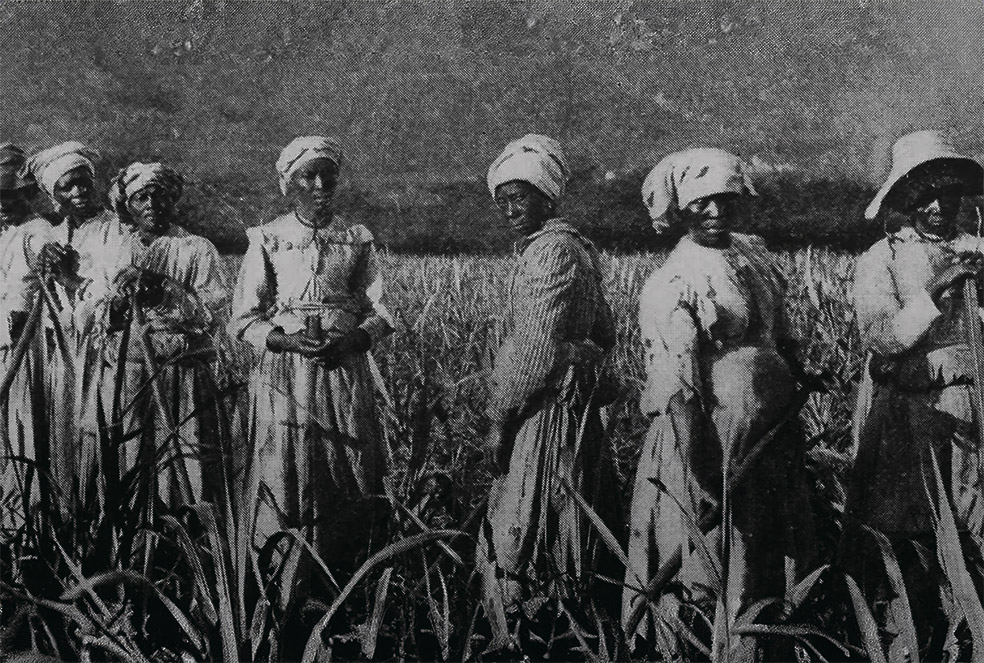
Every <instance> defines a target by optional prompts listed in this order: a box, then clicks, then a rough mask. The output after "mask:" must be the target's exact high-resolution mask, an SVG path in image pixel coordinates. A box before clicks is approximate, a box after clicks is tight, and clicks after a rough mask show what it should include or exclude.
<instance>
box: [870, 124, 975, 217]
mask: <svg viewBox="0 0 984 663" xmlns="http://www.w3.org/2000/svg"><path fill="white" fill-rule="evenodd" d="M930 164H932V165H931V166H930ZM930 169H933V170H936V169H939V171H940V172H941V173H942V174H945V175H947V176H951V177H953V178H954V179H955V180H958V181H961V182H963V185H964V186H965V187H966V189H965V191H964V194H965V195H972V196H973V195H977V194H980V193H982V191H984V167H982V166H981V164H979V163H977V162H976V161H974V160H973V159H971V158H970V157H967V156H964V155H962V154H960V153H958V152H957V151H956V150H955V149H954V147H953V144H952V143H950V141H949V139H947V138H946V137H945V136H944V135H943V134H942V133H941V132H939V131H934V130H927V131H916V132H914V133H911V134H906V135H905V136H902V137H901V138H899V139H898V140H897V141H895V145H894V146H893V147H892V172H890V173H889V174H888V179H887V180H885V183H884V184H883V185H882V187H881V189H879V190H878V194H877V195H876V196H875V198H874V200H872V201H871V204H870V205H868V209H866V210H865V212H864V215H865V217H866V218H868V219H874V218H875V217H876V216H878V212H879V211H880V210H881V206H882V205H883V204H884V205H886V206H887V207H891V208H893V209H899V205H900V203H901V199H902V196H901V195H900V194H901V193H902V192H903V191H904V190H905V189H906V188H907V187H908V186H911V185H912V184H913V182H914V181H915V180H916V179H917V178H918V177H919V176H920V175H925V174H927V171H929V170H930Z"/></svg>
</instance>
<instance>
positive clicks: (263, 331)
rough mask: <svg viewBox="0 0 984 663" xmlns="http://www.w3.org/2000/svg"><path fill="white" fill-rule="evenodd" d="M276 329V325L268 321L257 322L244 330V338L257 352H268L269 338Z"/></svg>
mask: <svg viewBox="0 0 984 663" xmlns="http://www.w3.org/2000/svg"><path fill="white" fill-rule="evenodd" d="M274 327H276V325H274V324H273V323H272V322H269V321H268V320H256V321H255V322H252V323H250V325H249V326H248V327H246V329H244V330H243V333H242V338H243V340H244V341H246V342H247V343H249V344H250V345H252V346H253V347H254V348H256V349H257V350H266V349H267V345H266V341H267V336H269V335H270V332H272V331H273V330H274Z"/></svg>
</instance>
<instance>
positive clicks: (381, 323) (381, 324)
mask: <svg viewBox="0 0 984 663" xmlns="http://www.w3.org/2000/svg"><path fill="white" fill-rule="evenodd" d="M359 328H360V329H362V330H363V331H365V332H366V333H367V334H369V338H371V339H372V344H373V346H374V347H375V345H376V343H378V342H379V341H380V340H382V339H383V338H385V337H386V336H388V335H389V334H390V332H392V331H393V327H392V326H391V325H390V323H389V322H388V321H387V320H386V319H384V318H383V317H382V316H380V315H373V316H370V317H369V318H368V319H366V320H365V321H364V322H363V323H362V324H361V325H359Z"/></svg>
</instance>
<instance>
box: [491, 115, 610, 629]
mask: <svg viewBox="0 0 984 663" xmlns="http://www.w3.org/2000/svg"><path fill="white" fill-rule="evenodd" d="M568 176H569V170H568V168H567V163H566V161H565V159H564V155H563V152H562V151H561V149H560V145H559V144H558V143H557V142H556V141H555V140H552V139H550V138H547V137H545V136H537V135H532V134H531V135H527V136H524V137H523V138H521V139H519V140H516V141H514V142H512V143H510V144H509V145H507V146H506V149H505V151H503V153H502V154H501V155H500V156H499V157H498V158H497V159H496V160H495V161H494V162H493V163H492V165H491V167H490V168H489V173H488V187H489V192H490V193H491V194H492V196H493V198H494V199H495V202H496V205H497V206H498V207H499V210H500V212H501V213H502V216H503V217H504V219H505V221H506V223H507V224H508V225H509V226H510V227H511V228H512V229H513V231H514V232H515V234H516V235H518V236H519V237H520V241H519V249H520V255H519V259H518V262H517V264H516V267H515V270H514V272H513V276H512V280H511V283H510V287H509V304H508V307H507V309H506V317H505V321H504V323H505V340H504V341H503V344H502V346H501V347H500V348H499V351H498V352H497V353H496V357H495V365H494V368H493V373H492V379H491V384H490V392H491V393H490V402H489V406H488V414H489V418H490V419H491V421H492V424H493V432H492V436H491V438H490V440H489V443H490V451H492V452H494V454H495V456H496V462H497V465H498V469H499V471H500V473H501V474H502V476H500V477H499V478H497V479H496V481H495V482H494V484H493V486H492V489H491V491H490V495H489V507H488V515H487V516H486V526H485V527H483V528H482V533H483V536H482V539H481V549H480V551H479V553H478V557H479V560H478V564H479V569H480V571H481V573H482V585H483V594H484V602H485V607H486V613H487V615H488V617H489V620H490V622H491V624H492V627H493V630H494V636H495V640H496V642H495V645H496V646H502V645H505V644H506V638H507V636H508V631H507V624H506V611H509V612H513V611H515V610H516V609H517V608H518V607H519V603H520V602H521V601H523V600H524V599H526V598H529V597H531V596H535V595H544V594H546V595H548V596H554V597H571V598H572V597H574V596H576V595H577V590H576V588H577V587H578V586H579V583H582V582H589V581H590V578H589V575H588V574H589V572H590V571H592V570H597V569H598V565H599V563H601V561H602V560H601V559H600V553H601V551H602V549H603V546H602V545H601V544H600V541H599V540H598V539H597V537H596V536H595V533H594V530H593V529H592V528H591V527H590V525H588V523H587V522H586V521H585V519H584V514H583V513H582V511H581V510H580V508H579V507H578V506H577V504H576V503H575V501H574V499H573V498H572V497H571V496H570V495H569V494H568V493H567V492H566V490H565V488H564V487H563V485H562V482H564V481H566V482H568V486H569V487H571V488H573V490H576V491H578V492H579V493H580V494H581V495H582V496H583V497H584V498H585V499H586V500H587V501H588V502H589V503H590V504H591V505H592V506H593V508H594V509H595V510H596V511H597V512H598V513H599V514H601V515H602V517H603V518H605V519H606V520H607V521H608V523H609V525H610V526H611V527H612V528H613V529H614V530H615V531H619V525H618V522H617V521H618V517H617V511H618V499H617V495H616V492H615V485H614V481H613V478H614V477H613V474H612V471H611V470H612V464H611V457H610V454H609V450H608V448H607V447H606V445H605V443H604V436H603V431H602V427H601V422H600V419H599V417H598V404H599V402H600V401H601V400H602V399H603V398H604V397H605V396H607V394H600V393H597V391H598V390H597V386H598V379H597V378H598V372H599V370H600V367H601V364H602V363H603V359H604V355H605V354H606V353H607V352H608V351H609V350H610V349H611V348H612V346H613V345H614V342H615V332H614V326H613V321H612V314H611V310H610V309H609V306H608V303H607V302H606V301H605V296H604V289H603V287H602V282H601V268H600V265H599V257H598V252H597V250H596V249H595V247H594V245H592V244H591V242H589V241H588V240H587V239H585V238H584V237H583V236H582V235H581V234H580V233H579V232H578V231H577V229H575V228H574V227H573V226H572V225H570V224H569V223H567V222H566V221H565V220H564V219H562V218H560V217H558V216H557V213H556V212H557V201H558V200H559V199H560V197H561V196H562V195H563V192H564V187H565V185H566V183H567V178H568ZM598 589H599V588H597V587H595V588H594V589H593V592H594V593H596V592H597V591H598ZM602 591H603V589H602ZM616 601H617V599H616Z"/></svg>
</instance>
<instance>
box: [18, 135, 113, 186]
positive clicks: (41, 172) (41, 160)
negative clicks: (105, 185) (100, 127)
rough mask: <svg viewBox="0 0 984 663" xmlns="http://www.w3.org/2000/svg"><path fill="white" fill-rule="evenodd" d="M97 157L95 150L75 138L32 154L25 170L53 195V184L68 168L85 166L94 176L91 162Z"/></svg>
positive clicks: (94, 168) (94, 170)
mask: <svg viewBox="0 0 984 663" xmlns="http://www.w3.org/2000/svg"><path fill="white" fill-rule="evenodd" d="M98 158H99V153H98V152H96V151H95V150H93V149H91V148H89V147H86V146H85V145H83V144H82V143H80V142H78V141H76V140H70V141H68V142H67V143H61V144H60V145H55V146H54V147H49V148H48V149H46V150H43V151H41V152H38V153H37V154H35V155H34V156H32V157H31V158H30V159H28V161H27V170H28V171H30V173H31V174H32V175H33V176H34V179H35V180H36V181H37V182H38V183H39V184H40V185H41V186H42V187H43V188H44V190H45V191H47V192H48V195H49V196H53V195H55V184H57V183H58V180H59V179H61V177H62V175H64V174H65V173H67V172H69V171H70V170H75V169H76V168H80V167H81V168H85V169H86V170H88V171H89V173H90V174H91V175H92V176H93V177H95V176H96V166H95V164H94V163H93V162H94V161H95V160H96V159H98Z"/></svg>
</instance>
